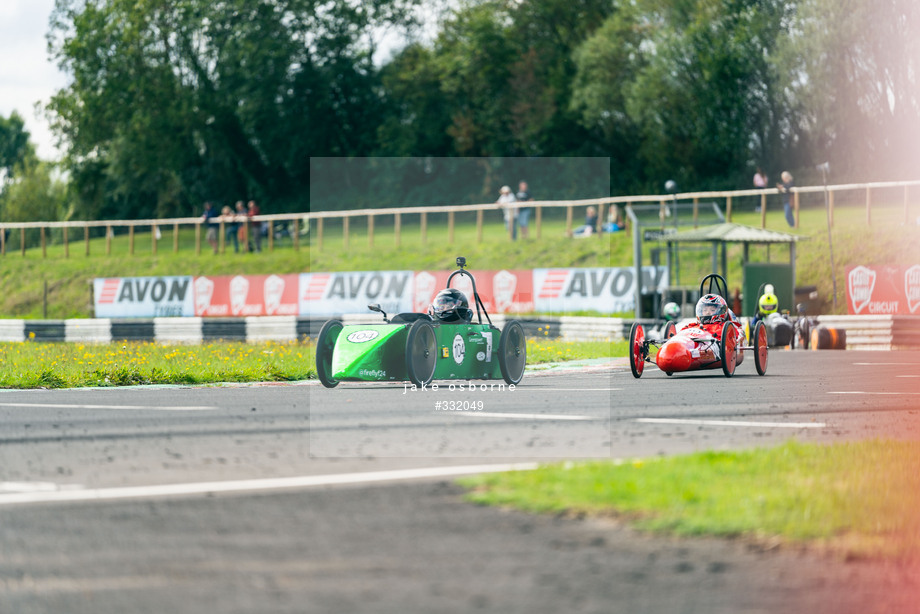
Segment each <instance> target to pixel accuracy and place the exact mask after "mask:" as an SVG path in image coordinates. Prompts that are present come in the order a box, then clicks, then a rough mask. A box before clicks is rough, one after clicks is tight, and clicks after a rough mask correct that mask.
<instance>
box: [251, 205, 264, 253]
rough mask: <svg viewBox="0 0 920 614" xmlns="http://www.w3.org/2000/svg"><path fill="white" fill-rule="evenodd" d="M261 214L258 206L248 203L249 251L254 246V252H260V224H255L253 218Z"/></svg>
mask: <svg viewBox="0 0 920 614" xmlns="http://www.w3.org/2000/svg"><path fill="white" fill-rule="evenodd" d="M260 214H261V210H260V209H259V205H257V204H256V201H254V200H250V201H249V211H248V216H249V251H252V248H253V246H255V251H257V252H261V251H262V222H257V221H255V220H254V219H253V218H254V217H256V216H257V215H260Z"/></svg>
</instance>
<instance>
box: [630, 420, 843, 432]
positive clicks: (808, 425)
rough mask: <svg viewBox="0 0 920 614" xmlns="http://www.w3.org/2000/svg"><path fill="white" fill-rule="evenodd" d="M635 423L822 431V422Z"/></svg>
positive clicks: (686, 421) (720, 421) (723, 421)
mask: <svg viewBox="0 0 920 614" xmlns="http://www.w3.org/2000/svg"><path fill="white" fill-rule="evenodd" d="M636 422H647V423H650V424H691V425H695V426H753V427H760V428H763V427H766V428H787V429H822V428H824V427H825V426H827V425H826V424H825V423H823V422H747V421H744V420H690V419H683V418H637V419H636Z"/></svg>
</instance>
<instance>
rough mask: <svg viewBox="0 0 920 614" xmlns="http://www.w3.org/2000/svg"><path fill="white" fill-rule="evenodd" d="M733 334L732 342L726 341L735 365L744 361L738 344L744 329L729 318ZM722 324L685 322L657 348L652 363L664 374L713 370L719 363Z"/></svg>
mask: <svg viewBox="0 0 920 614" xmlns="http://www.w3.org/2000/svg"><path fill="white" fill-rule="evenodd" d="M732 324H734V330H735V332H736V334H737V337H736V339H735V343H734V344H726V346H730V347H732V350H733V351H734V352H735V364H736V365H739V364H741V362H742V361H743V360H744V353H743V352H742V351H741V346H742V345H744V330H743V329H742V328H741V325H740V324H739V323H738V322H737V321H735V320H734V319H733V320H732ZM723 326H724V323H722V322H719V323H717V324H700V323H698V322H694V323H692V324H688V325H687V326H685V327H684V328H682V329H681V330H679V331H678V332H677V334H675V335H674V336H673V337H671V338H670V339H668V340H667V341H666V342H665V343H664V345H662V346H661V348H660V349H659V350H658V355H657V356H656V357H655V364H657V365H658V368H659V369H661V370H662V371H664V372H665V373H675V372H679V371H695V370H697V369H716V368H719V367H721V366H722V358H721V355H720V354H719V341H720V340H721V337H722V327H723Z"/></svg>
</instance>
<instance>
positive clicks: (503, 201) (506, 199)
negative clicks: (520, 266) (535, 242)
mask: <svg viewBox="0 0 920 614" xmlns="http://www.w3.org/2000/svg"><path fill="white" fill-rule="evenodd" d="M516 201H517V199H516V198H515V196H514V193H513V192H512V191H511V188H510V187H508V186H506V185H503V186H502V188H501V190H499V195H498V201H497V202H498V206H499V208H500V209H501V210H502V211H503V213H504V217H505V230H506V231H508V232H509V233H511V240H512V241H516V240H517V207H516V206H515V204H514V203H515V202H516Z"/></svg>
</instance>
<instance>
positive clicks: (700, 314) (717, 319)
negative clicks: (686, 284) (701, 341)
mask: <svg viewBox="0 0 920 614" xmlns="http://www.w3.org/2000/svg"><path fill="white" fill-rule="evenodd" d="M696 317H697V319H698V320H699V321H700V324H719V323H722V322H725V321H726V320H728V303H726V302H725V299H724V298H722V297H721V296H719V295H718V294H707V295H705V296H703V298H701V299H700V300H699V302H698V303H697V304H696Z"/></svg>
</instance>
